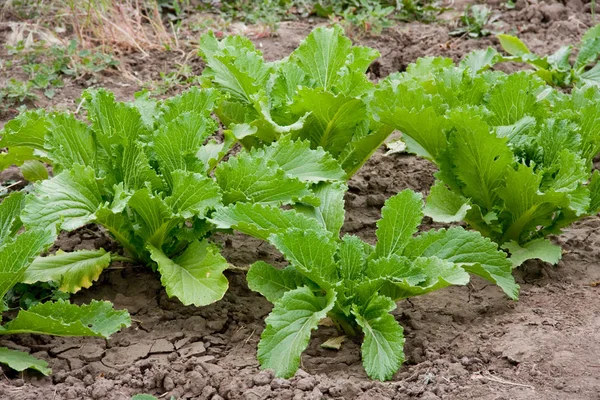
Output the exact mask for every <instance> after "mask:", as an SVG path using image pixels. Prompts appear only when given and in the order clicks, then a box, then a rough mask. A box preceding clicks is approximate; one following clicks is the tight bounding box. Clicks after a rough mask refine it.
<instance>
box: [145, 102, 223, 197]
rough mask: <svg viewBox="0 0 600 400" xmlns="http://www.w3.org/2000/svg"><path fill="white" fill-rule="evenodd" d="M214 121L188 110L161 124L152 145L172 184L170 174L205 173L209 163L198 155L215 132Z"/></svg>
mask: <svg viewBox="0 0 600 400" xmlns="http://www.w3.org/2000/svg"><path fill="white" fill-rule="evenodd" d="M214 124H215V123H214V121H212V120H209V119H207V117H204V116H203V115H201V114H193V113H190V112H185V113H183V114H181V115H179V116H178V117H177V118H175V119H173V120H172V121H169V122H168V123H166V124H164V125H161V126H160V127H159V129H158V131H157V132H156V134H155V136H154V144H153V148H154V151H155V153H156V158H157V159H158V164H159V167H160V170H161V173H162V174H163V176H164V177H165V179H166V180H167V183H169V185H172V179H173V178H172V177H171V173H173V172H174V171H177V170H184V171H191V172H199V173H204V172H205V170H206V166H205V165H204V163H203V162H202V161H200V159H199V158H198V157H197V156H196V154H197V153H198V150H199V149H200V148H201V147H202V144H203V143H204V141H205V140H206V139H207V138H208V137H209V136H210V135H211V134H212V133H213V131H214V128H215V125H214Z"/></svg>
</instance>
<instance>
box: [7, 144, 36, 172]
mask: <svg viewBox="0 0 600 400" xmlns="http://www.w3.org/2000/svg"><path fill="white" fill-rule="evenodd" d="M39 158H42V157H41V156H38V155H35V151H34V149H32V148H31V147H19V146H15V147H11V148H10V149H8V153H0V171H3V170H5V169H6V168H8V167H10V166H11V165H16V166H20V165H23V163H25V162H26V161H28V160H36V159H39Z"/></svg>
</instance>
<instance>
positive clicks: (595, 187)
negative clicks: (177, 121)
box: [5, 171, 600, 215]
mask: <svg viewBox="0 0 600 400" xmlns="http://www.w3.org/2000/svg"><path fill="white" fill-rule="evenodd" d="M588 188H589V190H590V205H589V209H588V214H590V215H596V214H598V212H599V211H600V172H598V171H594V173H593V174H592V178H591V179H590V184H589V185H588ZM5 201H6V200H5Z"/></svg>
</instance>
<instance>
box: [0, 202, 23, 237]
mask: <svg viewBox="0 0 600 400" xmlns="http://www.w3.org/2000/svg"><path fill="white" fill-rule="evenodd" d="M24 200H25V193H24V192H12V193H11V194H10V195H8V196H7V197H5V198H4V200H3V201H2V203H0V246H2V245H3V244H4V242H5V241H6V240H7V239H8V238H10V237H11V236H12V235H15V234H16V233H17V231H18V230H19V229H20V228H21V226H22V224H21V221H20V219H19V215H20V214H21V209H22V208H23V204H24Z"/></svg>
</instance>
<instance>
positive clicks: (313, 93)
mask: <svg viewBox="0 0 600 400" xmlns="http://www.w3.org/2000/svg"><path fill="white" fill-rule="evenodd" d="M291 109H292V111H293V112H295V113H296V114H300V115H302V114H305V113H310V114H309V115H308V117H307V118H306V121H305V122H304V125H303V127H302V129H300V130H299V131H297V132H294V133H293V135H294V137H299V138H301V139H308V140H309V141H310V143H311V147H313V148H314V147H317V146H320V147H322V148H323V149H325V151H327V152H329V153H331V155H333V156H334V157H337V156H339V155H340V153H341V152H342V151H343V149H344V147H345V146H346V145H347V144H348V143H350V142H351V141H352V140H353V138H354V136H355V135H356V132H357V131H358V130H359V129H360V128H361V126H362V124H364V122H365V121H368V115H367V106H366V104H365V102H364V101H362V100H360V99H356V98H352V97H348V96H344V95H342V94H339V95H337V96H336V95H334V94H332V93H330V92H326V91H324V90H323V89H310V88H302V89H300V90H299V91H298V95H297V100H296V101H295V102H294V103H293V105H292V106H291Z"/></svg>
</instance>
